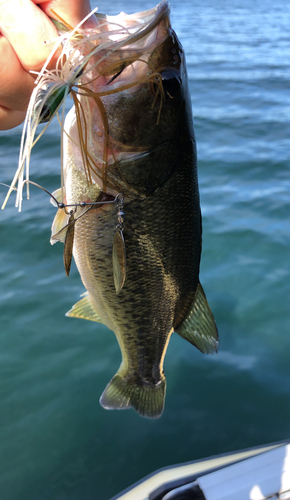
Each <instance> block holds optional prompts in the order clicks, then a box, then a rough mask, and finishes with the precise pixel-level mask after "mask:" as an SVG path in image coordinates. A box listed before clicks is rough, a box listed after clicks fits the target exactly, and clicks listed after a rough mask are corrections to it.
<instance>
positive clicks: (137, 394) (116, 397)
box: [100, 372, 166, 418]
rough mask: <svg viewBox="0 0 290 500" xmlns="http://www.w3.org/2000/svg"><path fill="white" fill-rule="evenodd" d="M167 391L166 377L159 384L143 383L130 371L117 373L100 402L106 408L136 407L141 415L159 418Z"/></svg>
mask: <svg viewBox="0 0 290 500" xmlns="http://www.w3.org/2000/svg"><path fill="white" fill-rule="evenodd" d="M165 391H166V380H165V377H163V378H162V379H161V381H160V382H158V384H156V385H153V384H144V383H143V384H142V383H140V382H136V379H135V378H134V377H133V376H132V377H130V375H129V374H128V373H126V374H124V375H121V374H119V372H118V373H116V375H115V376H114V377H113V378H112V380H111V381H110V382H109V383H108V385H107V387H106V389H105V390H104V392H103V394H102V396H101V398H100V403H101V405H102V406H103V408H106V410H122V409H127V408H134V410H136V411H137V412H138V413H139V415H141V416H142V417H147V418H158V417H160V416H161V414H162V412H163V408H164V400H165Z"/></svg>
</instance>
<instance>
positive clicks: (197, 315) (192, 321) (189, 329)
mask: <svg viewBox="0 0 290 500" xmlns="http://www.w3.org/2000/svg"><path fill="white" fill-rule="evenodd" d="M176 332H177V333H178V335H180V337H182V338H184V339H185V340H188V342H190V343H191V344H193V345H194V346H195V347H197V349H199V350H200V351H201V352H203V353H205V354H213V353H215V352H217V351H218V345H219V336H218V331H217V327H216V324H215V320H214V317H213V314H212V312H211V310H210V307H209V305H208V302H207V300H206V296H205V293H204V291H203V288H202V286H201V284H200V283H198V285H197V290H196V294H195V296H194V300H193V304H192V307H191V309H190V311H189V313H188V314H187V316H186V318H185V320H184V321H183V323H182V324H181V325H180V326H179V327H178V328H177V329H176Z"/></svg>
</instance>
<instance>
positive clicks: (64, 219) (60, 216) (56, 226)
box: [50, 208, 69, 245]
mask: <svg viewBox="0 0 290 500" xmlns="http://www.w3.org/2000/svg"><path fill="white" fill-rule="evenodd" d="M68 222H69V215H68V214H67V213H66V212H65V211H64V210H63V209H61V208H59V209H58V211H57V212H56V216H55V218H54V220H53V223H52V226H51V238H50V243H51V245H54V244H55V243H56V242H57V241H60V242H61V243H64V242H65V238H66V233H67V226H68Z"/></svg>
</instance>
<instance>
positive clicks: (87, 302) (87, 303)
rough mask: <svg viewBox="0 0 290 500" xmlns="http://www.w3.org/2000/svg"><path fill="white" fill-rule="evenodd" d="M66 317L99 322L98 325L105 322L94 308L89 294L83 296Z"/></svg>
mask: <svg viewBox="0 0 290 500" xmlns="http://www.w3.org/2000/svg"><path fill="white" fill-rule="evenodd" d="M66 316H69V317H70V318H80V319H88V320H90V321H97V322H98V323H102V322H103V321H102V319H101V317H100V316H99V315H98V313H97V311H96V309H95V308H94V306H93V304H92V302H91V298H90V296H89V294H88V292H85V293H84V294H83V298H82V299H81V300H79V301H78V302H77V303H76V304H74V305H73V306H72V308H71V309H70V310H69V311H68V312H67V313H66Z"/></svg>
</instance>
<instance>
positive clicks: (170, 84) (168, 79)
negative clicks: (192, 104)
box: [153, 69, 181, 102]
mask: <svg viewBox="0 0 290 500" xmlns="http://www.w3.org/2000/svg"><path fill="white" fill-rule="evenodd" d="M160 75H161V77H162V87H163V90H164V96H165V100H166V101H168V102H169V101H170V100H172V99H174V98H176V97H178V96H179V94H180V89H181V78H180V76H179V75H178V74H177V73H176V72H175V71H173V70H171V69H166V70H164V71H161V72H160ZM157 89H158V84H157V83H155V82H154V84H153V91H154V93H156V92H157Z"/></svg>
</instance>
